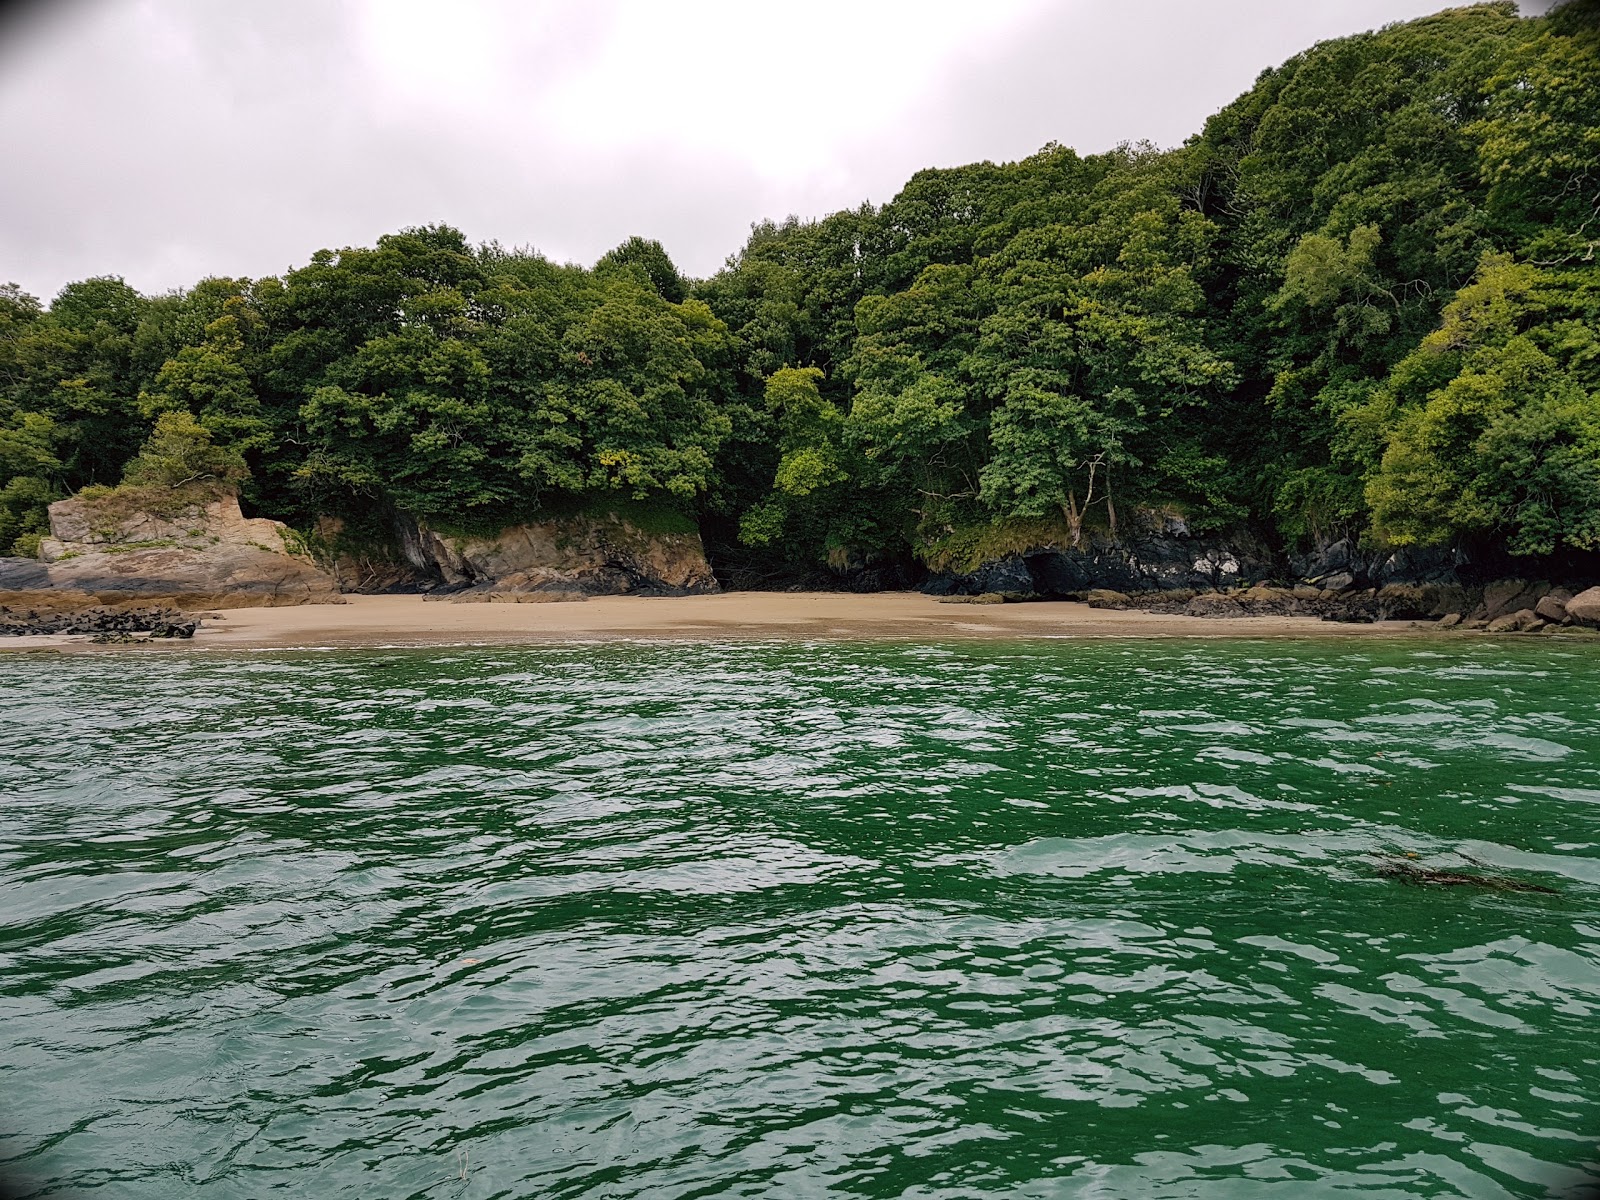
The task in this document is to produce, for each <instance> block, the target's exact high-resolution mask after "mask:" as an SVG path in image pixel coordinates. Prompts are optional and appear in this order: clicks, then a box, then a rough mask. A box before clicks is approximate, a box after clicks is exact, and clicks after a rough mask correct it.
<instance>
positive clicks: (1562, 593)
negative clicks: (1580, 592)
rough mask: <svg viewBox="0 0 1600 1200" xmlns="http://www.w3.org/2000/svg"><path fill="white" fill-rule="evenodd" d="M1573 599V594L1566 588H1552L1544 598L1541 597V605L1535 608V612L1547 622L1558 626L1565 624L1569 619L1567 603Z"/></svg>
mask: <svg viewBox="0 0 1600 1200" xmlns="http://www.w3.org/2000/svg"><path fill="white" fill-rule="evenodd" d="M1571 599H1572V593H1571V592H1569V591H1568V590H1567V589H1566V588H1562V587H1558V588H1552V589H1551V590H1550V591H1549V592H1547V593H1546V594H1545V595H1544V596H1542V597H1540V599H1539V603H1537V604H1535V605H1534V606H1533V611H1534V612H1536V613H1538V614H1539V615H1540V616H1541V617H1543V618H1544V619H1545V620H1546V621H1551V622H1554V623H1555V624H1557V625H1560V624H1564V623H1565V622H1566V619H1567V601H1568V600H1571Z"/></svg>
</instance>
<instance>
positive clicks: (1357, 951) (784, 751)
mask: <svg viewBox="0 0 1600 1200" xmlns="http://www.w3.org/2000/svg"><path fill="white" fill-rule="evenodd" d="M135 663H136V664H137V666H138V669H137V670H136V671H135V670H130V669H129V667H130V665H131V664H135ZM1597 685H1600V658H1597V657H1596V656H1595V655H1594V654H1593V652H1592V651H1588V650H1586V649H1582V648H1580V649H1578V650H1576V651H1575V650H1573V649H1572V648H1563V647H1560V646H1553V645H1549V644H1542V643H1541V644H1537V645H1527V644H1519V645H1517V646H1513V647H1497V646H1494V645H1492V644H1488V643H1484V642H1472V643H1463V644H1461V645H1459V646H1455V645H1452V646H1449V647H1446V648H1440V647H1437V646H1434V645H1432V644H1424V643H1416V644H1396V643H1393V642H1385V643H1382V644H1367V645H1360V644H1356V645H1351V644H1346V643H1342V642H1341V643H1339V644H1336V645H1335V644H1312V645H1305V646H1302V645H1295V644H1286V643H1270V644H1268V643H1248V642H1239V643H1232V644H1225V643H1218V642H1207V643H1205V644H1204V645H1195V644H1192V643H1179V642H1173V643H1159V642H1126V643H1116V642H1097V643H1051V644H1033V645H1027V646H1021V645H1015V644H999V645H988V646H982V645H979V646H966V645H963V646H959V647H939V646H932V647H927V646H925V647H907V646H898V645H889V646H856V647H851V646H842V647H841V646H836V645H829V646H798V645H773V646H751V645H748V644H740V645H737V646H725V647H719V646H693V645H663V644H653V645H648V646H638V645H631V646H630V645H622V646H615V645H614V646H608V647H595V646H588V647H568V648H540V649H531V650H526V651H522V650H513V651H508V650H505V649H503V648H501V649H493V650H470V651H412V652H380V651H371V652H362V653H343V654H302V655H295V654H254V655H251V654H237V655H232V654H221V653H212V654H206V653H192V654H187V655H170V656H169V655H163V656H160V657H159V658H156V657H152V658H148V659H144V658H135V657H133V656H131V655H130V656H127V657H117V658H115V659H113V658H110V657H95V658H57V657H47V656H38V657H30V656H16V655H12V656H8V657H6V658H4V659H0V1179H7V1180H14V1181H15V1182H16V1184H18V1185H20V1186H21V1191H22V1192H23V1193H24V1194H29V1193H31V1194H37V1195H44V1194H56V1195H61V1194H67V1195H80V1194H82V1195H87V1194H101V1195H107V1196H110V1195H116V1196H132V1197H168V1196H175V1195H186V1194H190V1193H192V1192H199V1191H200V1190H201V1189H202V1188H203V1189H204V1194H205V1195H208V1196H210V1195H217V1196H257V1195H261V1194H264V1193H266V1192H267V1191H269V1190H273V1189H279V1190H283V1191H285V1193H286V1194H291V1195H308V1196H332V1195H351V1196H357V1195H360V1196H367V1195H371V1196H447V1195H448V1196H467V1197H480V1196H481V1197H489V1196H506V1197H511V1196H518V1197H520V1196H551V1197H591V1196H605V1197H651V1198H655V1197H709V1196H762V1197H796V1196H798V1197H809V1196H863V1197H890V1196H894V1197H918V1198H931V1197H946V1198H955V1197H978V1196H982V1197H989V1196H1004V1197H1068V1196H1070V1197H1077V1196H1095V1197H1124V1196H1127V1197H1145V1196H1151V1197H1205V1198H1211V1197H1216V1198H1222V1197H1230V1198H1231V1197H1238V1196H1245V1197H1276V1196H1283V1197H1285V1198H1288V1197H1290V1196H1293V1197H1295V1198H1296V1200H1298V1198H1300V1197H1304V1196H1308V1195H1330V1196H1331V1195H1341V1196H1343V1195H1349V1194H1359V1195H1362V1196H1380V1197H1401V1196H1405V1197H1413V1196H1415V1197H1421V1196H1429V1197H1433V1196H1472V1197H1478V1196H1484V1197H1491V1196H1492V1197H1507V1196H1512V1197H1524V1196H1526V1197H1535V1196H1537V1197H1543V1196H1547V1195H1550V1194H1558V1195H1559V1194H1563V1192H1564V1191H1566V1190H1570V1189H1573V1188H1577V1187H1578V1186H1580V1184H1581V1182H1582V1181H1583V1179H1584V1178H1585V1177H1586V1174H1587V1173H1588V1172H1591V1171H1600V1166H1597V1163H1600V1147H1597V1142H1600V1113H1597V1112H1596V1107H1595V1101H1594V1099H1593V1097H1594V1096H1595V1095H1596V1092H1597V1089H1596V1076H1597V1067H1600V1039H1597V1037H1596V1030H1597V1029H1600V757H1597V753H1600V725H1597V723H1596V720H1595V710H1594V701H1593V699H1592V698H1593V697H1594V696H1595V695H1597V694H1600V687H1597ZM1375 852H1376V853H1380V854H1392V853H1411V854H1415V855H1416V856H1417V858H1416V860H1415V861H1417V862H1418V863H1420V864H1422V865H1425V866H1426V865H1431V866H1439V867H1444V868H1448V869H1450V870H1457V871H1469V872H1470V871H1478V872H1480V873H1484V874H1493V873H1502V874H1509V875H1514V876H1516V877H1518V878H1524V879H1527V880H1529V881H1531V882H1537V883H1540V884H1543V885H1545V886H1547V887H1552V888H1555V889H1556V890H1557V893H1558V894H1557V895H1555V896H1545V895H1536V894H1527V893H1507V892H1487V891H1483V892H1480V891H1477V890H1475V889H1467V888H1437V889H1436V888H1428V887H1422V886H1415V885H1407V884H1405V883H1402V882H1397V881H1395V880H1391V879H1386V878H1383V877H1382V876H1380V875H1379V874H1378V872H1377V871H1376V869H1375V868H1376V867H1377V866H1378V865H1380V859H1378V858H1375V857H1373V855H1374V853H1375ZM97 1189H98V1191H97Z"/></svg>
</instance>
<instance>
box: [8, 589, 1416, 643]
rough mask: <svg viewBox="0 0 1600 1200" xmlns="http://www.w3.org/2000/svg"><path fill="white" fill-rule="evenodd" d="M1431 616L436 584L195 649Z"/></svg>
mask: <svg viewBox="0 0 1600 1200" xmlns="http://www.w3.org/2000/svg"><path fill="white" fill-rule="evenodd" d="M1432 632H1435V626H1434V624H1433V622H1431V621H1386V622H1380V623H1377V624H1344V623H1340V622H1334V621H1322V620H1318V619H1316V618H1314V617H1283V616H1276V617H1233V618H1227V619H1218V618H1207V617H1191V616H1183V615H1176V614H1163V613H1148V612H1140V611H1134V610H1122V609H1096V608H1090V607H1089V606H1088V605H1087V604H1083V603H1078V602H1074V601H1067V600H1059V601H1055V600H1043V601H1030V602H1027V603H1019V604H985V605H970V604H941V603H939V602H938V601H937V600H936V599H935V598H934V597H932V596H925V595H923V594H922V593H920V592H872V593H865V594H855V593H848V592H723V593H719V594H716V595H709V596H673V597H641V596H596V597H592V598H590V599H588V600H586V601H583V602H559V601H543V602H526V601H525V602H522V603H482V602H477V603H455V602H452V601H450V600H449V599H443V598H441V599H437V600H434V599H428V598H426V597H423V596H361V595H350V596H347V597H345V603H342V604H297V605H284V606H275V607H260V608H230V609H227V610H225V611H223V612H221V613H210V614H207V615H206V616H205V619H204V620H203V622H202V624H201V626H200V629H199V631H198V632H197V633H196V634H195V636H194V638H193V640H192V641H190V640H160V641H152V642H150V643H141V645H147V646H155V647H161V648H163V649H166V650H169V651H179V650H185V649H187V650H195V649H217V650H223V649H234V648H237V649H250V650H258V649H284V650H291V649H321V648H357V647H363V646H367V647H375V646H384V647H395V648H398V647H407V646H417V647H428V646H462V645H481V644H489V645H538V644H545V643H559V642H592V641H638V640H674V641H682V640H690V641H708V642H709V641H732V640H786V641H875V640H884V641H972V640H1001V639H1023V640H1026V639H1029V638H1047V639H1058V638H1107V637H1179V638H1240V637H1266V638H1313V639H1327V638H1349V637H1394V636H1417V635H1418V634H1425V633H1432ZM41 649H53V650H72V651H80V650H81V651H106V652H115V651H118V650H124V649H126V646H123V645H115V644H113V645H95V644H93V643H91V642H90V641H89V640H88V639H87V637H85V636H83V635H72V634H49V635H31V636H27V637H7V638H0V650H41Z"/></svg>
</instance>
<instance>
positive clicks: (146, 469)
mask: <svg viewBox="0 0 1600 1200" xmlns="http://www.w3.org/2000/svg"><path fill="white" fill-rule="evenodd" d="M248 475H249V468H248V467H246V466H245V462H244V456H243V455H242V454H240V453H239V451H237V450H236V449H234V448H233V447H231V446H218V445H216V444H215V443H213V441H212V440H211V431H210V430H209V429H207V428H206V427H205V426H204V425H202V424H201V423H200V422H199V421H197V420H195V418H194V417H193V415H191V414H190V413H187V412H177V411H175V412H165V413H162V414H161V415H160V416H159V417H157V418H156V425H155V429H154V430H152V431H151V434H150V436H149V438H148V439H146V441H145V443H144V445H143V446H141V447H140V448H139V453H138V454H137V455H136V456H135V457H134V459H133V461H132V462H130V463H129V464H128V469H127V470H126V471H125V472H124V473H123V482H124V483H126V484H130V485H132V486H134V487H162V488H169V489H173V490H176V489H179V488H185V487H190V486H195V485H198V486H201V487H210V488H223V489H232V488H235V487H237V486H238V485H239V484H240V483H241V482H243V480H244V479H245V478H246V477H247V476H248Z"/></svg>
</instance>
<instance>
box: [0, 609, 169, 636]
mask: <svg viewBox="0 0 1600 1200" xmlns="http://www.w3.org/2000/svg"><path fill="white" fill-rule="evenodd" d="M198 628H200V618H198V617H194V616H189V615H188V614H186V613H181V612H179V611H178V610H177V609H175V608H105V607H98V606H97V607H91V608H79V609H73V610H54V611H52V610H51V609H49V608H48V607H46V608H45V609H44V610H43V611H41V610H40V609H39V608H25V607H21V606H18V607H6V606H3V605H0V636H11V637H29V636H34V635H38V634H50V633H88V634H93V635H94V637H95V640H96V641H119V642H120V641H128V642H133V641H145V640H149V639H153V638H192V637H193V636H194V631H195V630H196V629H198ZM135 634H145V635H146V637H144V638H138V637H135V636H134V635H135Z"/></svg>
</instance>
